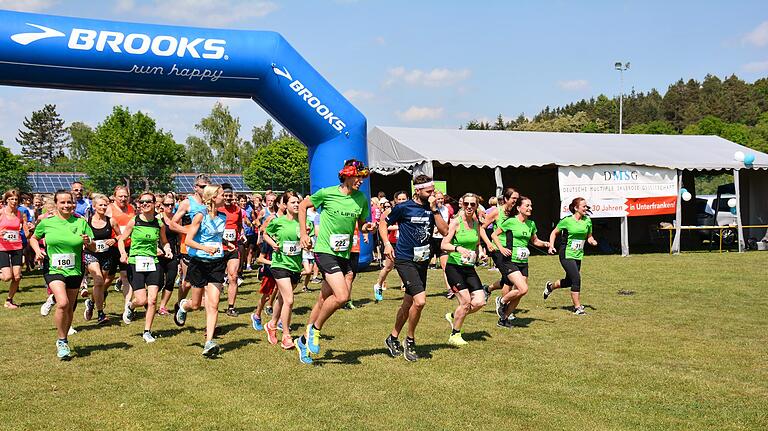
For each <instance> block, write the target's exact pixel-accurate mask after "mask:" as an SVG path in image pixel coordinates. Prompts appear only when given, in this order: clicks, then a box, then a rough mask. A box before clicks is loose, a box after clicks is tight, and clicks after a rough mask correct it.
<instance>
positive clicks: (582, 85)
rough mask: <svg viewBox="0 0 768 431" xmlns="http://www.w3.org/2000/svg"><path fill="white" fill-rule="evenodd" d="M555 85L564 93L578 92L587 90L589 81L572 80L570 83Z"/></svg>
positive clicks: (564, 82)
mask: <svg viewBox="0 0 768 431" xmlns="http://www.w3.org/2000/svg"><path fill="white" fill-rule="evenodd" d="M557 85H558V87H560V88H562V89H563V90H566V91H579V90H586V89H587V88H589V81H587V80H586V79H572V80H570V81H557Z"/></svg>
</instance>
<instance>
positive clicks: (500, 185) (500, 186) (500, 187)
mask: <svg viewBox="0 0 768 431" xmlns="http://www.w3.org/2000/svg"><path fill="white" fill-rule="evenodd" d="M493 174H494V177H495V179H496V196H501V194H502V193H504V181H503V180H502V179H501V167H500V166H496V168H494V169H493Z"/></svg>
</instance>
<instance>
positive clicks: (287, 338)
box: [264, 191, 302, 350]
mask: <svg viewBox="0 0 768 431" xmlns="http://www.w3.org/2000/svg"><path fill="white" fill-rule="evenodd" d="M280 202H282V204H283V205H284V206H285V215H283V216H280V217H277V218H274V219H272V220H271V221H270V222H269V224H268V225H267V227H266V229H265V230H264V241H265V242H266V243H267V244H269V246H270V247H272V249H274V252H273V253H272V276H273V277H274V279H275V283H276V284H277V289H278V295H277V298H275V303H274V304H275V305H274V306H273V309H272V319H271V320H270V321H269V322H267V324H266V325H264V330H265V331H266V332H267V341H269V343H270V344H273V345H274V344H277V322H278V321H279V322H282V324H283V339H282V340H281V342H280V347H282V348H283V349H285V350H288V349H292V348H293V347H294V344H293V339H292V338H291V310H292V309H293V289H294V288H295V287H296V285H297V284H298V283H299V279H300V278H301V268H302V265H301V252H302V248H301V245H300V244H299V240H300V237H301V236H300V235H299V220H298V213H299V197H298V196H296V194H295V193H294V192H292V191H287V192H285V193H283V194H282V195H281V196H280Z"/></svg>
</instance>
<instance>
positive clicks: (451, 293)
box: [445, 290, 456, 299]
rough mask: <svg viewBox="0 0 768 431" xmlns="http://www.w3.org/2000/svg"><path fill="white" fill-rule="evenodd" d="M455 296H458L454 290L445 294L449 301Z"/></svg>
mask: <svg viewBox="0 0 768 431" xmlns="http://www.w3.org/2000/svg"><path fill="white" fill-rule="evenodd" d="M454 295H456V294H455V293H453V290H449V291H447V292H445V297H446V298H447V299H453V296H454Z"/></svg>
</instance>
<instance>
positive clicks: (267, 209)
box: [260, 207, 272, 224]
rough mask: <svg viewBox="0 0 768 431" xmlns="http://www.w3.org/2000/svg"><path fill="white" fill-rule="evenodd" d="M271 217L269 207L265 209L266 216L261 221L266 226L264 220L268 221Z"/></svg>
mask: <svg viewBox="0 0 768 431" xmlns="http://www.w3.org/2000/svg"><path fill="white" fill-rule="evenodd" d="M271 215H272V212H271V211H269V208H268V207H264V215H263V216H262V217H261V220H260V221H261V224H264V220H266V219H268V218H269V216H271Z"/></svg>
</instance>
